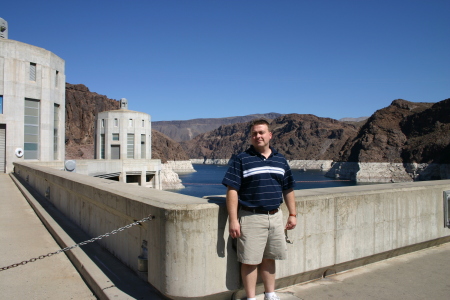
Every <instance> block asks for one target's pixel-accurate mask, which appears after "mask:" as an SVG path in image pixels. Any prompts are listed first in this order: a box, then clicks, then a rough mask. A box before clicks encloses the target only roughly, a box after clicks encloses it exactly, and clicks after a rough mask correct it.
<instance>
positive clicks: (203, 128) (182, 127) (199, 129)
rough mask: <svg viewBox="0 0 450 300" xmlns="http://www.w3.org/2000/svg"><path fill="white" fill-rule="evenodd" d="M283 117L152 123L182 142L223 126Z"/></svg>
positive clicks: (245, 117)
mask: <svg viewBox="0 0 450 300" xmlns="http://www.w3.org/2000/svg"><path fill="white" fill-rule="evenodd" d="M279 116H281V114H277V113H267V114H254V115H248V116H241V117H228V118H209V119H192V120H185V121H158V122H152V128H153V129H155V130H158V131H159V132H161V133H163V134H165V135H166V136H168V137H170V138H171V139H173V140H175V141H177V142H181V141H188V140H191V139H193V138H194V137H196V136H197V135H199V134H201V133H205V132H208V131H212V130H214V129H216V128H218V127H220V126H221V125H230V124H235V123H244V122H248V121H250V120H253V119H256V118H265V119H269V120H271V119H275V118H277V117H279Z"/></svg>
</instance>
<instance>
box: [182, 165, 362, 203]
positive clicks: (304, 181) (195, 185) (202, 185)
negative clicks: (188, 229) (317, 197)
mask: <svg viewBox="0 0 450 300" xmlns="http://www.w3.org/2000/svg"><path fill="white" fill-rule="evenodd" d="M193 166H194V169H195V170H196V171H197V172H193V173H189V174H180V175H179V178H180V179H181V181H182V184H183V185H184V186H185V188H184V189H180V190H173V192H176V193H180V194H183V195H189V196H194V197H203V196H212V195H225V194H226V191H227V188H226V187H225V186H223V185H222V179H223V176H224V175H225V172H226V171H227V169H228V166H224V165H203V164H194V165H193ZM325 173H326V172H325V171H320V170H307V171H301V170H292V174H293V176H294V179H295V181H296V187H295V189H296V190H302V189H316V188H326V187H338V186H352V185H356V184H357V183H356V182H355V181H349V180H337V179H333V178H328V177H325Z"/></svg>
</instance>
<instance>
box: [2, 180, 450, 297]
mask: <svg viewBox="0 0 450 300" xmlns="http://www.w3.org/2000/svg"><path fill="white" fill-rule="evenodd" d="M16 184H17V185H19V186H20V185H21V184H25V183H20V182H18V181H17V180H16V179H14V177H10V176H9V175H7V174H3V173H0V193H1V195H0V253H1V255H0V291H1V292H0V299H80V300H81V299H97V297H98V298H102V299H155V300H159V299H165V298H164V297H163V296H162V295H160V294H159V293H158V291H156V290H155V289H153V288H152V287H151V286H150V285H149V284H148V283H147V282H145V281H144V280H142V278H140V277H139V276H138V275H136V274H135V273H134V272H132V271H131V270H129V269H128V268H127V267H125V266H123V264H121V263H120V262H119V261H118V260H117V259H116V258H114V257H113V256H112V255H110V254H109V253H107V252H105V251H104V250H102V249H101V247H100V246H98V245H96V243H91V244H88V245H85V246H83V249H80V248H79V247H77V248H75V249H73V250H70V251H67V252H64V253H60V254H55V255H51V256H50V257H46V258H43V259H35V258H39V257H40V256H42V255H46V254H48V253H51V252H54V251H57V250H59V249H61V248H64V247H67V246H72V245H74V244H76V243H79V242H81V241H85V240H88V239H90V237H87V236H85V235H84V233H82V232H81V231H80V230H79V229H78V228H76V227H75V226H74V225H73V224H70V223H68V222H67V220H65V218H63V217H62V216H60V215H59V214H58V212H57V211H55V210H54V209H52V207H51V206H47V207H46V205H45V202H39V200H36V199H38V198H39V197H38V196H37V195H29V194H27V192H26V191H24V190H23V189H20V190H19V188H18V187H17V186H16ZM21 190H22V192H21ZM33 197H35V198H36V199H34V200H33ZM27 199H28V201H27ZM44 224H45V225H44ZM69 235H70V236H69ZM69 257H70V259H69ZM28 260H35V261H30V262H28V263H26V264H24V265H18V266H17V267H13V268H9V269H5V270H1V269H3V268H4V267H7V266H11V265H13V264H18V263H21V262H22V261H28ZM277 294H278V296H279V297H280V299H282V300H298V299H302V300H313V299H349V300H353V299H369V300H370V299H388V300H389V299H412V300H414V299H449V298H450V243H446V244H442V245H439V246H436V247H432V248H427V249H424V250H421V251H417V252H413V253H409V254H404V255H401V256H397V257H394V258H391V259H388V260H384V261H380V262H377V263H373V264H370V265H366V266H363V267H359V268H355V269H352V270H348V271H346V272H342V273H338V274H335V275H331V276H327V277H326V278H323V279H320V280H316V281H312V282H308V283H303V284H298V285H294V286H290V287H286V288H281V289H279V290H277ZM95 295H97V297H96V296H95ZM257 299H258V300H262V299H264V296H263V295H258V296H257Z"/></svg>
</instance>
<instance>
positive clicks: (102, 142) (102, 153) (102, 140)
mask: <svg viewBox="0 0 450 300" xmlns="http://www.w3.org/2000/svg"><path fill="white" fill-rule="evenodd" d="M100 159H105V135H104V134H101V135H100Z"/></svg>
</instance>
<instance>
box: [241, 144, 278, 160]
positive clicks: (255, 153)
mask: <svg viewBox="0 0 450 300" xmlns="http://www.w3.org/2000/svg"><path fill="white" fill-rule="evenodd" d="M269 147H270V150H272V153H271V154H270V156H269V157H271V156H273V155H275V154H277V153H278V151H277V150H276V149H274V148H272V146H269ZM248 151H249V152H250V154H252V155H256V156H262V155H261V153H259V152H258V151H256V149H255V147H253V145H251V146H250V148H249V149H248ZM269 157H268V158H269Z"/></svg>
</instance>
